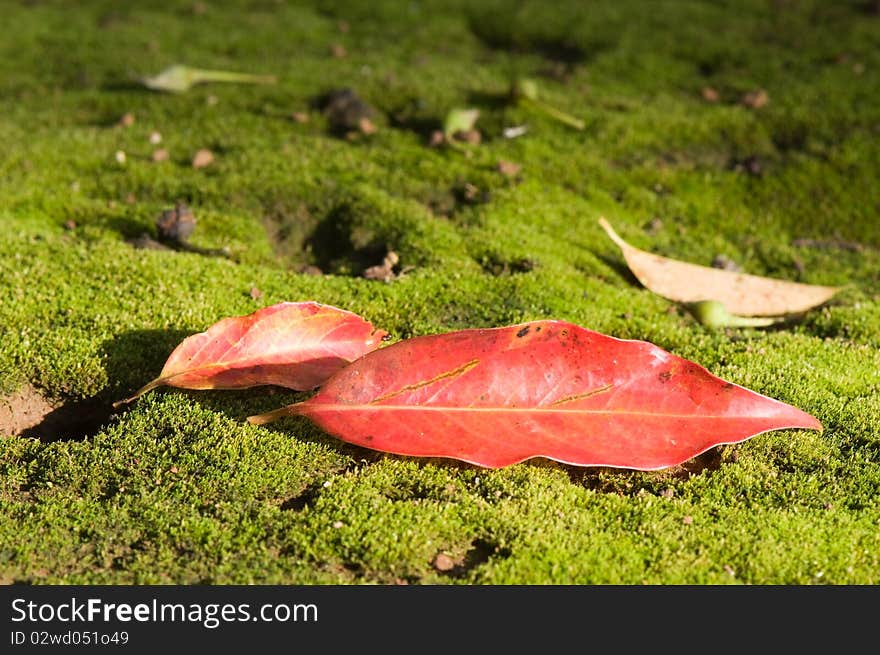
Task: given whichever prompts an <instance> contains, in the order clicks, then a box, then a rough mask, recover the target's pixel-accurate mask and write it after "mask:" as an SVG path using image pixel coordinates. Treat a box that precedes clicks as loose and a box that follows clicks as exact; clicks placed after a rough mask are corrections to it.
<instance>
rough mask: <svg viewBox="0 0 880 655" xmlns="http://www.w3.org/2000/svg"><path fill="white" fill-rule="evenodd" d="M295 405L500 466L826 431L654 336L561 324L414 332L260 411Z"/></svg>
mask: <svg viewBox="0 0 880 655" xmlns="http://www.w3.org/2000/svg"><path fill="white" fill-rule="evenodd" d="M285 415H301V416H306V417H308V418H309V419H311V420H312V421H314V422H315V423H317V424H318V425H319V426H321V427H322V428H323V429H324V430H326V431H327V432H329V433H330V434H333V435H336V436H337V437H339V438H340V439H343V440H344V441H348V442H351V443H354V444H358V445H361V446H366V447H368V448H373V449H376V450H382V451H387V452H392V453H397V454H400V455H415V456H425V457H450V458H455V459H460V460H464V461H466V462H470V463H473V464H477V465H480V466H485V467H492V468H495V467H502V466H507V465H509V464H514V463H516V462H521V461H523V460H526V459H528V458H531V457H538V456H543V457H548V458H551V459H554V460H558V461H560V462H565V463H569V464H575V465H580V466H613V467H623V468H633V469H643V470H649V469H660V468H665V467H669V466H675V465H677V464H681V463H682V462H685V461H687V460H688V459H690V458H692V457H694V456H696V455H698V454H700V453H702V452H703V451H705V450H707V449H709V448H711V447H712V446H715V445H718V444H723V443H735V442H738V441H743V440H745V439H748V438H749V437H751V436H754V435H756V434H759V433H761V432H766V431H768V430H776V429H780V428H810V429H818V430H821V429H822V426H821V424H820V423H819V421H817V420H816V419H815V418H813V417H812V416H810V415H809V414H806V413H804V412H802V411H801V410H799V409H797V408H795V407H792V406H790V405H786V404H785V403H782V402H779V401H777V400H773V399H772V398H768V397H766V396H762V395H760V394H758V393H755V392H753V391H750V390H748V389H745V388H743V387H740V386H737V385H735V384H731V383H729V382H725V381H724V380H722V379H720V378H718V377H715V376H714V375H712V374H711V373H709V372H708V371H707V370H706V369H704V368H703V367H701V366H699V365H697V364H695V363H693V362H691V361H688V360H686V359H682V358H681V357H677V356H676V355H673V354H671V353H669V352H666V351H665V350H662V349H661V348H659V347H657V346H655V345H653V344H650V343H647V342H644V341H625V340H621V339H616V338H613V337H609V336H605V335H603V334H599V333H598V332H592V331H590V330H586V329H584V328H581V327H579V326H577V325H572V324H570V323H565V322H561V321H537V322H534V323H527V324H522V325H514V326H512V327H504V328H494V329H484V330H463V331H460V332H452V333H448V334H441V335H434V336H425V337H418V338H414V339H408V340H404V341H400V342H398V343H396V344H394V345H392V346H389V347H387V348H383V349H381V350H377V351H375V352H371V353H369V354H367V355H366V356H364V357H362V358H361V359H359V360H357V361H355V362H354V363H352V364H351V365H349V366H347V367H346V368H344V369H342V370H341V371H340V372H339V373H337V374H336V375H334V376H333V377H332V378H330V379H329V380H328V381H327V382H326V383H325V384H324V385H323V386H322V387H321V389H320V391H319V392H318V393H317V394H316V395H315V396H313V397H312V398H310V399H309V400H306V401H305V402H301V403H297V404H294V405H289V406H288V407H285V408H282V409H280V410H276V411H275V412H271V413H269V414H264V415H261V416H253V417H250V419H249V420H250V422H252V423H257V424H260V423H266V422H269V421H271V420H274V419H277V418H280V417H281V416H285Z"/></svg>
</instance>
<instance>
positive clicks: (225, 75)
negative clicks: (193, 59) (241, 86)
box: [192, 68, 277, 84]
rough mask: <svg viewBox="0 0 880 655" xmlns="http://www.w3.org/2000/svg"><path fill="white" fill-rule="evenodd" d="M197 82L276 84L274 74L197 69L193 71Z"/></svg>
mask: <svg viewBox="0 0 880 655" xmlns="http://www.w3.org/2000/svg"><path fill="white" fill-rule="evenodd" d="M192 75H193V80H194V81H196V82H246V83H251V84H275V82H276V81H277V78H276V77H275V76H274V75H257V74H254V73H238V72H233V71H222V70H206V69H201V68H199V69H195V70H193V71H192Z"/></svg>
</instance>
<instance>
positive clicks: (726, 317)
mask: <svg viewBox="0 0 880 655" xmlns="http://www.w3.org/2000/svg"><path fill="white" fill-rule="evenodd" d="M686 306H687V308H688V310H689V311H690V312H691V314H693V316H694V318H696V319H697V321H699V322H700V323H701V324H702V325H706V326H708V327H714V328H718V327H767V326H769V325H775V324H776V323H781V322H782V321H784V320H785V317H784V316H738V315H736V314H731V313H730V312H728V311H727V309H726V308H725V307H724V305H723V304H722V303H720V302H718V301H717V300H701V301H700V302H694V303H688V304H687V305H686Z"/></svg>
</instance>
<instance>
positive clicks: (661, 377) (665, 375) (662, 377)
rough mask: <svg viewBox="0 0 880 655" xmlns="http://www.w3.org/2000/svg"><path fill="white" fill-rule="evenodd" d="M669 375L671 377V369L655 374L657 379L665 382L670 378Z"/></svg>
mask: <svg viewBox="0 0 880 655" xmlns="http://www.w3.org/2000/svg"><path fill="white" fill-rule="evenodd" d="M671 377H672V371H663V372H662V373H660V375H658V376H657V379H659V380H660V382H664V383H665V382H669V378H671Z"/></svg>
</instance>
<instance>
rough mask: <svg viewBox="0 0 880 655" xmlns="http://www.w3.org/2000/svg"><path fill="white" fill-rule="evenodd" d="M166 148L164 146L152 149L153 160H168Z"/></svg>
mask: <svg viewBox="0 0 880 655" xmlns="http://www.w3.org/2000/svg"><path fill="white" fill-rule="evenodd" d="M168 156H169V154H168V150H167V149H166V148H159V149H158V150H155V151H153V161H155V162H160V161H168Z"/></svg>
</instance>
